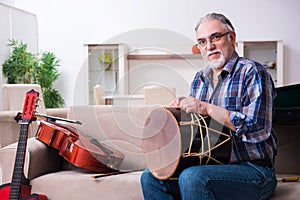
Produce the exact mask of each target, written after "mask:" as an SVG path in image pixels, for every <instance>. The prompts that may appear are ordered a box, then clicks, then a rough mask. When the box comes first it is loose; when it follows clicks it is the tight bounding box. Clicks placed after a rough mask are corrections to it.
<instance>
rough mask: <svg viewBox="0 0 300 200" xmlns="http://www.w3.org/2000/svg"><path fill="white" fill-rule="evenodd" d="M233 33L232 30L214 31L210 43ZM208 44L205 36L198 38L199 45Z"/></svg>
mask: <svg viewBox="0 0 300 200" xmlns="http://www.w3.org/2000/svg"><path fill="white" fill-rule="evenodd" d="M229 33H231V31H228V32H226V33H218V32H217V33H213V34H212V35H211V36H209V42H210V43H214V42H218V41H219V40H220V39H221V38H222V37H223V36H225V35H227V34H229ZM206 45H207V40H206V39H204V38H200V39H198V44H197V47H198V48H200V47H205V46H206Z"/></svg>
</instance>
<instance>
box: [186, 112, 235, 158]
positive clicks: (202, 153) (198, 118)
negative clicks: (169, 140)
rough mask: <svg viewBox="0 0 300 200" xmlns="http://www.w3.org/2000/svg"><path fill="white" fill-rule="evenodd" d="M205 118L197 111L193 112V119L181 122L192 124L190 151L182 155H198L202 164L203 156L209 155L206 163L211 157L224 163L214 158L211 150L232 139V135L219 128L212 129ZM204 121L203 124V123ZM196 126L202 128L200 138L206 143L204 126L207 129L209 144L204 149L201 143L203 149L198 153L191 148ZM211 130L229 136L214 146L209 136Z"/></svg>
mask: <svg viewBox="0 0 300 200" xmlns="http://www.w3.org/2000/svg"><path fill="white" fill-rule="evenodd" d="M205 118H206V117H203V116H201V115H200V114H196V113H192V114H191V121H182V122H180V125H183V126H185V125H190V126H191V139H190V144H189V148H188V151H187V152H185V153H183V154H182V157H188V156H198V157H199V158H200V164H202V163H201V162H202V159H201V158H203V157H205V156H206V157H207V160H206V164H207V163H208V162H209V160H210V159H212V160H214V161H215V162H217V163H219V164H223V163H221V162H220V161H218V160H216V159H215V158H213V157H212V156H211V151H212V150H213V149H215V148H217V147H219V146H221V145H222V144H224V143H225V142H227V141H228V140H230V136H229V135H227V134H225V133H222V132H220V131H217V130H214V129H211V128H209V127H208V126H207V124H206V121H205ZM201 122H202V124H201ZM194 126H198V127H200V128H199V130H200V139H201V143H202V144H204V140H205V137H204V134H203V130H202V128H204V129H205V130H206V138H207V146H208V150H207V151H205V149H204V145H201V151H200V152H199V153H196V152H191V149H192V143H193V140H194ZM209 131H213V132H215V133H217V134H220V135H224V136H226V137H227V138H226V139H225V140H224V141H222V142H220V143H218V144H217V145H215V146H214V147H211V144H210V142H211V141H210V137H209Z"/></svg>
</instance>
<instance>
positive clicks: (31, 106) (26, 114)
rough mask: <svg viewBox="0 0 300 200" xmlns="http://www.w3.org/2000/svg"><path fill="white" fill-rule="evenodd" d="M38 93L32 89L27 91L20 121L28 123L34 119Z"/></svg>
mask: <svg viewBox="0 0 300 200" xmlns="http://www.w3.org/2000/svg"><path fill="white" fill-rule="evenodd" d="M38 97H39V93H38V92H37V91H35V90H34V89H32V90H30V91H28V92H27V93H26V96H25V100H24V106H23V111H22V121H26V122H30V121H32V120H34V119H35V115H34V114H35V109H36V107H37V102H38Z"/></svg>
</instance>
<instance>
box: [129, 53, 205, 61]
mask: <svg viewBox="0 0 300 200" xmlns="http://www.w3.org/2000/svg"><path fill="white" fill-rule="evenodd" d="M193 58H202V56H201V54H128V55H127V59H128V60H165V59H193Z"/></svg>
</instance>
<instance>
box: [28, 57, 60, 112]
mask: <svg viewBox="0 0 300 200" xmlns="http://www.w3.org/2000/svg"><path fill="white" fill-rule="evenodd" d="M59 62H60V61H59V60H58V59H57V58H56V56H55V55H54V54H53V53H52V52H44V53H42V56H41V58H40V59H39V65H38V66H37V67H36V68H34V70H33V71H34V80H35V81H34V82H35V83H37V84H39V85H40V86H41V87H42V91H43V96H44V103H45V106H46V108H59V107H62V106H64V100H63V99H62V97H61V96H60V94H59V92H58V91H57V90H56V89H54V82H55V81H56V80H57V79H58V77H59V72H58V70H57V67H59Z"/></svg>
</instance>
